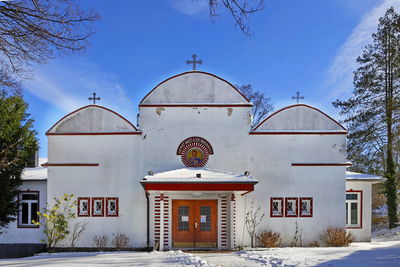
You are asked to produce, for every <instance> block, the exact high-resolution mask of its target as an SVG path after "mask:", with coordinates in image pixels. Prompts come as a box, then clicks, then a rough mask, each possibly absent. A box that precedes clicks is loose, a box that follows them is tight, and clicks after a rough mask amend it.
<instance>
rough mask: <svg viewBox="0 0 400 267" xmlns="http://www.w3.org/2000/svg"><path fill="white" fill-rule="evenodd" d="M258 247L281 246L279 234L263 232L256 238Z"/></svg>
mask: <svg viewBox="0 0 400 267" xmlns="http://www.w3.org/2000/svg"><path fill="white" fill-rule="evenodd" d="M257 243H258V246H260V247H263V248H276V247H279V246H280V245H281V234H280V233H276V232H272V231H264V232H262V233H261V234H259V235H258V236H257Z"/></svg>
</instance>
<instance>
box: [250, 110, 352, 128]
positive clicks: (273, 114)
mask: <svg viewBox="0 0 400 267" xmlns="http://www.w3.org/2000/svg"><path fill="white" fill-rule="evenodd" d="M294 107H307V108H310V109H313V110H315V111H318V112H319V113H321V114H322V115H324V116H325V117H327V118H328V119H330V120H332V121H333V122H334V123H336V124H337V125H339V126H340V128H342V129H343V130H344V131H346V133H347V129H346V128H344V127H343V126H342V125H341V124H340V123H339V122H337V121H336V120H335V119H333V118H332V117H330V116H329V115H327V114H326V113H324V112H322V111H321V110H319V109H317V108H315V107H312V106H309V105H306V104H296V105H291V106H287V107H284V108H282V109H280V110H278V111H275V112H274V113H272V114H271V115H269V116H268V117H267V118H265V119H264V120H263V121H262V122H260V123H259V124H258V125H257V126H256V127H255V128H254V130H253V131H255V130H257V128H258V127H260V126H261V125H262V124H263V123H264V122H266V121H267V120H269V119H270V118H271V117H273V116H275V115H276V114H278V113H279V112H282V111H284V110H286V109H289V108H294Z"/></svg>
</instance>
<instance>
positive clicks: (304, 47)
mask: <svg viewBox="0 0 400 267" xmlns="http://www.w3.org/2000/svg"><path fill="white" fill-rule="evenodd" d="M85 5H88V6H90V7H93V8H94V9H95V10H96V11H97V12H98V13H99V14H100V15H101V17H102V19H101V20H100V21H99V22H97V23H96V24H95V29H96V34H95V35H94V36H93V37H92V38H91V39H90V43H91V45H90V47H88V49H87V51H85V52H84V53H83V54H81V55H77V56H71V57H62V58H57V59H55V60H52V61H50V62H49V64H47V65H41V66H36V67H35V71H34V73H33V75H32V79H30V80H27V81H26V82H24V97H25V99H26V100H27V101H28V103H29V105H30V108H29V112H30V113H31V115H32V117H33V119H34V120H35V128H36V129H37V131H38V132H39V135H38V137H39V141H40V146H41V149H40V157H47V139H46V136H45V132H46V131H47V130H48V129H49V128H50V127H51V126H52V125H53V124H54V123H55V122H56V121H57V120H58V119H59V118H61V117H62V116H64V115H65V114H67V113H69V112H71V111H73V110H75V109H77V108H79V107H81V106H84V105H87V104H89V103H90V102H89V101H88V100H87V98H88V97H89V96H90V95H91V93H92V92H93V91H95V92H97V94H98V96H100V97H101V99H102V100H101V101H100V102H99V104H101V105H104V106H106V107H108V108H111V109H113V110H115V111H117V112H119V113H120V114H121V115H123V116H125V117H126V118H128V119H129V120H131V121H132V122H134V123H136V114H137V105H138V103H139V101H140V100H141V99H142V97H143V96H144V95H145V94H146V93H147V92H148V91H150V90H151V89H152V88H153V87H154V86H155V85H157V84H158V83H159V82H161V81H162V80H164V79H166V78H168V77H170V76H172V75H175V74H178V73H181V72H184V71H188V70H190V69H191V68H190V66H188V65H186V63H185V61H186V60H187V59H190V56H191V55H192V54H193V53H196V54H198V55H199V58H201V59H202V60H203V61H204V63H203V65H201V66H200V67H199V70H203V71H207V72H211V73H213V74H216V75H218V76H220V77H222V78H224V79H227V80H228V81H230V82H231V83H233V84H239V85H240V84H248V83H250V84H252V85H253V88H255V89H257V90H261V91H263V92H265V93H266V94H267V95H268V96H270V97H271V98H272V102H273V104H274V106H275V110H277V109H280V108H282V107H284V106H286V105H290V104H293V103H294V101H293V100H292V99H291V96H293V95H295V93H296V91H300V92H301V94H302V95H303V96H304V97H305V100H304V101H303V102H304V103H306V104H310V105H313V106H315V107H317V108H320V109H322V110H323V111H324V112H327V113H328V114H329V115H331V116H332V117H334V118H338V112H337V111H336V110H335V109H334V108H333V107H332V104H331V102H332V101H333V100H335V99H337V98H339V99H346V98H348V97H349V96H350V95H351V92H352V72H353V71H354V70H355V68H356V67H357V65H356V64H355V58H356V57H357V56H358V55H359V54H360V53H361V51H362V49H363V47H364V46H365V45H366V44H367V43H369V42H370V41H371V37H370V35H371V33H372V32H373V31H375V30H376V25H377V21H378V18H379V17H380V16H382V15H383V14H384V12H385V10H386V9H387V8H389V7H390V6H394V7H395V8H396V9H397V10H400V1H396V0H324V1H321V0H301V1H300V0H299V1H297V0H265V9H264V10H263V11H261V12H259V13H258V14H255V15H254V16H253V17H252V18H251V30H252V32H253V33H254V35H253V36H251V37H246V36H244V35H243V34H242V33H241V32H240V31H239V29H236V28H235V26H234V22H233V20H232V19H231V17H230V16H229V14H227V13H226V12H224V10H222V9H221V10H220V11H221V15H220V16H219V17H217V18H216V20H215V22H213V23H211V22H210V19H209V17H208V7H207V0H159V1H155V0H151V1H144V0H135V1H128V0H125V1H108V0H90V1H87V2H86V3H85Z"/></svg>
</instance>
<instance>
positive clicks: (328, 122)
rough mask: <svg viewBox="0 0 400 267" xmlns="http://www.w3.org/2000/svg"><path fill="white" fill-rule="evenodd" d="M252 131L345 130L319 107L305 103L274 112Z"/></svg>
mask: <svg viewBox="0 0 400 267" xmlns="http://www.w3.org/2000/svg"><path fill="white" fill-rule="evenodd" d="M253 131H254V132H263V131H283V132H285V131H288V132H290V131H335V132H347V130H346V128H344V127H343V126H342V125H341V124H340V123H339V122H337V121H336V120H334V119H333V118H331V117H330V116H328V115H327V114H325V113H324V112H322V111H320V110H319V109H317V108H315V107H312V106H309V105H305V104H297V105H292V106H288V107H285V108H282V109H280V110H278V111H276V112H274V113H273V114H271V115H270V116H268V117H267V118H266V119H264V120H263V121H262V122H260V123H259V124H258V125H257V126H256V127H255V128H254V130H253Z"/></svg>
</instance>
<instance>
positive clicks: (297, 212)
mask: <svg viewBox="0 0 400 267" xmlns="http://www.w3.org/2000/svg"><path fill="white" fill-rule="evenodd" d="M289 200H296V214H294V215H289V214H288V210H287V208H288V202H289ZM298 216H299V199H298V198H297V197H286V198H285V217H298Z"/></svg>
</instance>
